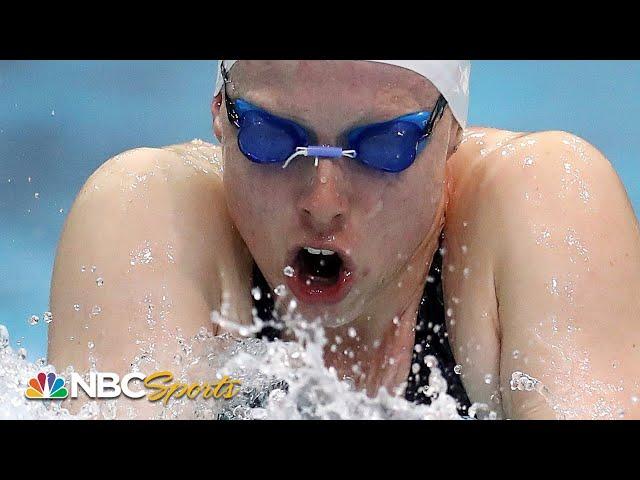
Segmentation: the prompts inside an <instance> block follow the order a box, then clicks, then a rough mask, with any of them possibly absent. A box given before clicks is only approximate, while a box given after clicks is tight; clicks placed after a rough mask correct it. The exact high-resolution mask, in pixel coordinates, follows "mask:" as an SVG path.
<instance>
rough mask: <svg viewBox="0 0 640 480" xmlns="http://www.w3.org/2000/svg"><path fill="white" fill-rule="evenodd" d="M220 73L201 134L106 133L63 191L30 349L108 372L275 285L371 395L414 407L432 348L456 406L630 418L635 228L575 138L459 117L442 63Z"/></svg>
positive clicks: (636, 381) (638, 341)
mask: <svg viewBox="0 0 640 480" xmlns="http://www.w3.org/2000/svg"><path fill="white" fill-rule="evenodd" d="M219 70H220V72H219V78H218V84H217V87H216V90H215V92H214V98H213V101H212V104H211V110H212V114H213V130H214V133H215V136H216V138H217V139H218V140H219V142H220V145H219V146H218V145H213V144H208V143H206V142H192V143H185V144H180V145H172V146H167V147H164V148H139V149H135V150H132V151H129V152H125V153H123V154H121V155H118V156H116V157H114V158H112V159H110V160H108V161H107V162H105V163H104V164H103V165H102V166H101V167H100V168H99V169H98V170H97V171H96V172H95V173H94V174H93V175H92V176H91V177H90V178H89V179H88V180H87V182H86V184H85V185H84V187H83V188H82V190H81V191H80V193H79V194H78V197H77V198H76V200H75V203H74V205H73V208H72V210H71V212H70V214H69V217H68V218H67V221H66V224H65V227H64V230H63V233H62V237H61V240H60V243H59V246H58V250H57V256H56V260H55V266H54V272H53V278H52V286H51V310H52V312H53V314H54V315H55V317H56V318H57V319H59V320H58V321H56V322H54V323H53V324H52V325H51V328H50V336H49V360H50V362H51V363H52V364H54V365H56V367H57V368H60V369H63V368H64V367H65V366H67V365H73V366H74V367H75V368H76V370H82V369H88V368H89V366H90V363H89V360H88V358H89V357H90V356H91V355H94V356H96V357H98V358H99V362H100V364H101V365H105V366H108V369H109V370H110V371H123V372H126V371H128V369H129V368H130V359H131V358H133V357H134V356H135V355H137V354H138V353H139V342H140V341H141V339H142V341H144V342H147V344H149V345H150V344H154V345H157V348H156V350H155V360H156V362H157V365H158V366H159V367H160V368H163V369H169V370H170V368H169V366H170V364H171V362H172V359H173V356H174V352H173V351H172V350H171V348H164V347H163V345H165V346H166V343H165V342H164V341H163V340H162V338H163V337H162V335H163V332H180V334H181V335H184V336H188V335H195V334H196V333H197V332H198V331H199V330H200V329H201V328H202V327H204V328H206V329H208V330H209V331H210V333H211V334H213V335H221V334H222V333H224V331H225V330H224V329H223V328H221V327H220V326H219V325H215V324H212V323H211V321H210V314H211V312H212V311H220V310H221V308H223V309H224V311H225V314H226V315H227V316H228V317H229V318H231V319H233V320H235V321H237V322H239V323H242V324H245V325H247V326H249V325H251V324H252V323H253V314H252V310H253V309H256V310H257V311H258V313H259V315H260V316H261V317H263V318H271V310H275V317H277V316H278V315H277V314H278V312H282V311H285V310H286V308H287V305H289V304H290V301H291V300H295V303H296V306H297V307H296V311H297V312H298V313H300V314H302V315H303V316H304V317H305V318H317V317H319V318H321V319H322V321H323V325H324V327H325V329H326V335H327V337H328V338H329V342H328V344H327V346H326V351H325V362H326V365H327V366H331V367H333V368H334V369H335V370H336V371H337V372H338V374H339V375H341V376H343V377H345V378H350V379H351V380H352V381H353V382H354V384H355V387H356V388H359V389H361V390H364V391H366V392H367V394H369V395H370V396H374V395H376V393H377V392H378V391H379V389H380V388H383V387H384V388H386V389H387V390H388V391H389V392H397V394H398V395H404V396H405V397H406V398H407V399H409V400H411V401H414V402H417V403H428V401H429V398H428V395H427V394H426V393H425V392H426V391H427V389H426V387H427V380H428V378H427V377H428V368H427V367H428V366H427V367H425V366H424V364H425V358H429V359H431V358H432V357H430V356H431V355H432V356H433V357H435V358H436V359H437V361H438V363H439V365H438V366H439V368H440V369H441V371H442V372H443V373H444V375H445V378H446V379H447V381H448V384H449V387H448V388H449V393H450V394H451V395H452V396H454V398H456V400H457V401H458V404H459V409H460V411H461V412H463V413H465V412H466V413H468V412H469V407H470V405H471V404H472V403H476V404H486V406H487V408H489V409H490V410H491V411H492V412H495V416H496V417H498V418H512V419H545V418H551V419H555V418H589V419H591V418H594V419H595V418H640V405H639V404H638V401H637V398H638V396H640V353H639V350H640V328H639V327H638V321H639V320H640V295H638V292H640V229H639V227H638V222H637V219H636V217H635V214H634V212H633V209H632V206H631V204H630V202H629V200H628V198H627V195H626V192H625V190H624V187H623V186H622V184H621V182H620V180H619V178H618V176H617V175H616V173H615V171H614V170H613V168H612V166H611V165H610V163H609V162H608V161H607V159H606V158H605V157H604V156H603V155H602V153H600V152H599V151H598V150H597V149H596V148H595V147H593V146H592V145H590V144H589V143H588V142H587V141H585V140H583V139H581V138H578V137H576V136H574V135H572V134H570V133H567V132H562V131H547V132H512V131H506V130H499V129H494V128H486V127H476V126H468V125H467V124H466V120H467V105H468V95H469V92H468V82H469V73H470V64H469V63H468V62H465V61H453V60H452V61H419V60H415V61H402V60H389V61H365V60H359V61H249V60H240V61H230V60H226V61H223V62H221V64H220V68H219ZM585 100H586V99H585ZM594 122H606V119H605V118H594ZM82 265H99V268H100V271H99V274H100V277H101V279H103V284H101V286H96V283H95V279H93V280H94V281H88V280H87V275H86V274H85V273H84V272H82ZM276 288H277V289H278V290H279V292H278V293H279V294H280V295H277V294H275V293H274V289H276ZM257 289H259V290H257ZM252 290H253V291H254V292H256V291H259V292H261V293H260V294H259V295H252V293H251V292H252ZM276 299H277V301H274V300H276ZM74 305H79V306H80V308H79V309H78V307H74ZM95 305H99V306H100V308H101V311H100V315H93V316H92V315H91V309H92V307H93V306H95ZM161 315H162V321H161V322H160V321H159V320H158V319H159V318H160V316H161ZM268 335H269V336H274V335H281V336H283V335H285V336H286V332H283V331H281V330H278V329H271V330H270V331H269V332H268ZM70 338H73V340H69V339H70ZM334 339H336V340H335V341H334ZM337 339H340V340H339V342H338V341H337ZM88 342H91V343H92V347H93V348H92V350H91V355H89V351H88V348H87V343H88ZM336 343H339V347H340V348H335V347H334V348H331V346H332V345H335V344H336ZM347 352H348V353H347ZM427 356H429V357H427ZM427 363H429V362H427ZM354 372H356V373H354ZM530 386H535V387H536V388H533V387H531V388H529V387H530Z"/></svg>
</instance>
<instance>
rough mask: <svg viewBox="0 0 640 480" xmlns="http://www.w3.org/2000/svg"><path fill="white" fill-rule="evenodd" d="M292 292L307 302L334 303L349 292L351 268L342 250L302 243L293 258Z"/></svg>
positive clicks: (289, 281) (289, 279)
mask: <svg viewBox="0 0 640 480" xmlns="http://www.w3.org/2000/svg"><path fill="white" fill-rule="evenodd" d="M292 266H293V269H294V275H293V276H292V277H290V278H288V283H289V288H290V289H291V291H292V293H293V294H294V295H295V296H296V297H297V298H298V300H301V301H303V302H306V303H337V302H339V301H340V300H342V298H344V296H345V295H346V294H347V293H348V290H349V288H348V284H349V283H350V280H351V269H350V268H349V267H348V259H347V258H346V256H345V255H344V254H343V253H340V252H337V251H334V250H329V249H325V248H314V247H311V246H304V247H300V248H298V250H297V252H296V253H295V256H294V258H293V262H292Z"/></svg>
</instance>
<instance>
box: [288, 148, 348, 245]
mask: <svg viewBox="0 0 640 480" xmlns="http://www.w3.org/2000/svg"><path fill="white" fill-rule="evenodd" d="M312 170H313V171H312V173H311V175H312V177H311V179H310V180H309V182H308V183H307V185H306V187H305V189H304V191H303V192H302V194H301V196H300V200H299V202H298V211H299V214H300V218H301V221H302V224H303V225H304V226H305V227H306V228H309V229H312V230H313V231H314V232H315V233H318V234H329V233H334V232H337V231H339V230H341V229H342V228H343V227H344V224H345V221H346V218H347V214H348V211H349V199H348V198H347V195H346V193H345V191H346V189H345V185H344V178H343V173H342V168H341V166H340V165H338V164H337V161H336V160H330V159H321V160H319V161H318V167H317V168H312Z"/></svg>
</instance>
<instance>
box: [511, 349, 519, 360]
mask: <svg viewBox="0 0 640 480" xmlns="http://www.w3.org/2000/svg"><path fill="white" fill-rule="evenodd" d="M511 355H512V356H513V358H514V359H516V360H517V359H518V357H520V351H519V350H514V351H513V353H512V354H511Z"/></svg>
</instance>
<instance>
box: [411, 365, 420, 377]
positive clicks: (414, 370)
mask: <svg viewBox="0 0 640 480" xmlns="http://www.w3.org/2000/svg"><path fill="white" fill-rule="evenodd" d="M419 371H420V364H419V363H414V364H413V365H411V372H412V373H413V374H414V375H415V374H416V373H418V372H419Z"/></svg>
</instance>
